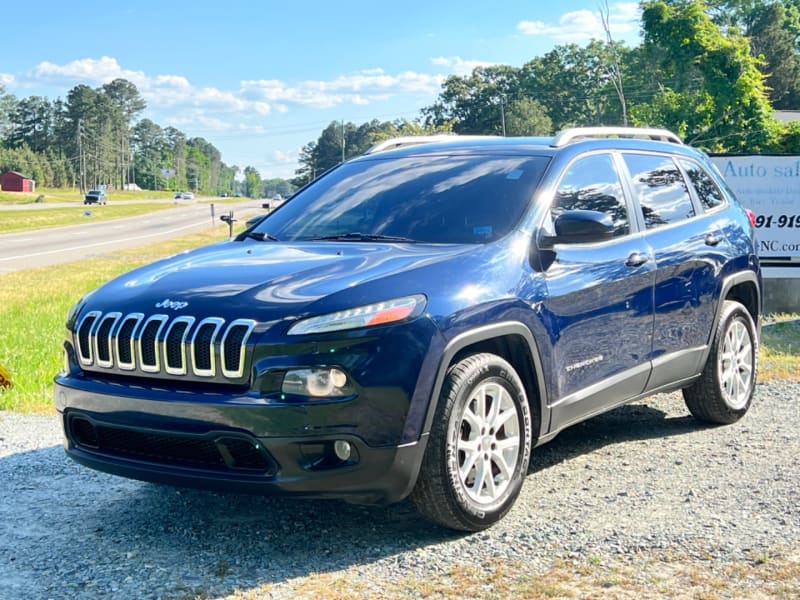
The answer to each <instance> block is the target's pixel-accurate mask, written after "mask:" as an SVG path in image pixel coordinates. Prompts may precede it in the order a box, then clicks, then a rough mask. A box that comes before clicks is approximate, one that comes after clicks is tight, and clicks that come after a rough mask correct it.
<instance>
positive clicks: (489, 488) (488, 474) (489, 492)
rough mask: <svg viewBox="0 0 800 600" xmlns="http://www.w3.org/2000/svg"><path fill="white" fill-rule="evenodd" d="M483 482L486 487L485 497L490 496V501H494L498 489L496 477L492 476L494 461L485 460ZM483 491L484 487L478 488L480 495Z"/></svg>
mask: <svg viewBox="0 0 800 600" xmlns="http://www.w3.org/2000/svg"><path fill="white" fill-rule="evenodd" d="M483 481H484V485H485V486H486V494H485V495H486V496H488V498H489V499H491V500H494V499H495V498H496V497H497V487H496V486H495V482H494V476H493V475H492V461H491V460H490V459H488V458H485V459H484V460H483ZM504 487H505V486H504ZM482 490H483V486H482V487H480V488H478V490H477V491H478V493H479V494H480V493H481V491H482Z"/></svg>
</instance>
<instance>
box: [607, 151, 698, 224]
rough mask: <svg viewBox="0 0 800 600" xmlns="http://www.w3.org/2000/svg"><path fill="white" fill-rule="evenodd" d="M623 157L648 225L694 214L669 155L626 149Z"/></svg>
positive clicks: (677, 170)
mask: <svg viewBox="0 0 800 600" xmlns="http://www.w3.org/2000/svg"><path fill="white" fill-rule="evenodd" d="M623 158H624V160H625V164H626V166H627V167H628V171H629V172H630V175H631V180H632V182H633V188H634V190H633V191H634V194H635V195H636V198H637V200H638V202H639V205H640V206H641V209H642V216H643V217H644V222H645V226H646V227H647V229H654V228H656V227H662V226H664V225H669V224H670V223H675V222H677V221H683V220H685V219H690V218H692V217H693V216H695V211H694V206H693V205H692V198H691V196H690V195H689V189H688V187H687V185H686V181H685V180H684V179H683V174H682V173H681V171H680V169H678V166H677V165H676V164H675V162H674V161H673V160H672V158H670V157H668V156H658V155H654V154H627V153H626V154H623Z"/></svg>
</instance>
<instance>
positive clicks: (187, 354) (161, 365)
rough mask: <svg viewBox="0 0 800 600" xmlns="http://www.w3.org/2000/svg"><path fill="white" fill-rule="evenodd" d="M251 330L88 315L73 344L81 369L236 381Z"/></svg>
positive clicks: (159, 317) (246, 325)
mask: <svg viewBox="0 0 800 600" xmlns="http://www.w3.org/2000/svg"><path fill="white" fill-rule="evenodd" d="M255 326H256V322H255V321H253V320H251V319H236V320H234V321H231V322H230V323H226V321H225V319H222V318H220V317H206V318H204V319H202V320H199V321H198V320H197V319H196V318H195V317H192V316H187V315H183V316H178V317H171V316H170V315H166V314H154V315H149V316H148V315H145V314H144V313H128V314H123V313H121V312H116V311H115V312H108V313H103V312H101V311H90V312H88V313H86V315H84V316H83V317H82V318H81V320H80V321H79V322H78V325H77V326H76V328H75V331H74V332H73V339H74V343H75V348H76V350H77V354H78V358H79V360H80V363H81V366H82V367H85V368H90V369H91V368H96V369H99V370H114V369H119V370H122V371H127V372H131V374H134V373H136V372H139V373H141V374H142V375H156V376H162V377H163V376H167V375H169V376H187V375H194V376H195V377H202V378H212V377H218V376H222V377H224V378H225V379H237V380H239V379H241V378H242V377H243V376H244V373H245V367H246V362H247V361H246V358H247V342H248V340H249V339H250V335H251V334H252V333H253V330H254V329H255Z"/></svg>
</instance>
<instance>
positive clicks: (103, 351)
mask: <svg viewBox="0 0 800 600" xmlns="http://www.w3.org/2000/svg"><path fill="white" fill-rule="evenodd" d="M121 316H122V313H118V312H111V313H106V314H105V315H104V316H103V318H102V319H98V320H97V328H96V329H95V335H94V354H95V357H96V361H97V365H98V366H100V367H110V366H112V365H113V364H114V355H113V354H112V353H111V347H112V343H111V332H112V330H113V329H114V325H115V324H116V322H117V319H119V318H120V317H121Z"/></svg>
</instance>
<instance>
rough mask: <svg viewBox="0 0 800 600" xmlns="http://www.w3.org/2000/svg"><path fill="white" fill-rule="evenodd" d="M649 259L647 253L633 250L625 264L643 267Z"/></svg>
mask: <svg viewBox="0 0 800 600" xmlns="http://www.w3.org/2000/svg"><path fill="white" fill-rule="evenodd" d="M648 260H649V258H648V256H647V254H642V253H641V252H631V254H630V256H629V257H628V259H627V260H626V261H625V265H626V266H628V267H641V266H642V265H643V264H644V263H646V262H647V261H648Z"/></svg>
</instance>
